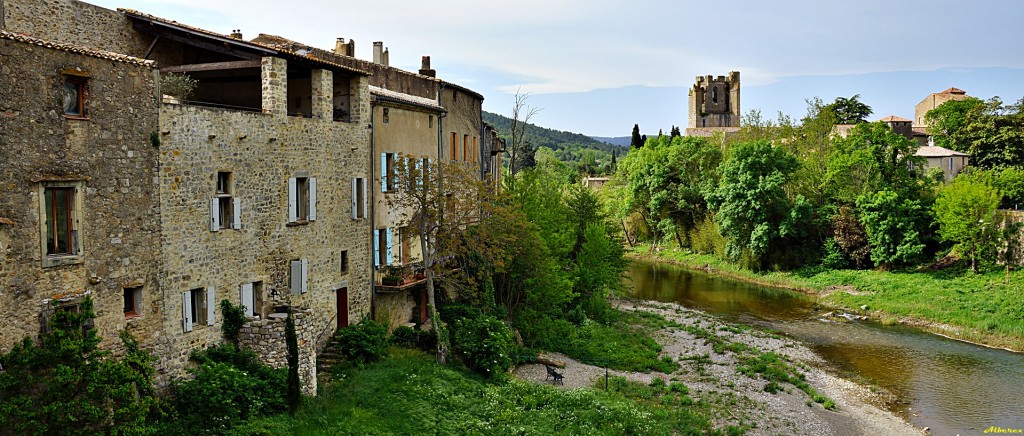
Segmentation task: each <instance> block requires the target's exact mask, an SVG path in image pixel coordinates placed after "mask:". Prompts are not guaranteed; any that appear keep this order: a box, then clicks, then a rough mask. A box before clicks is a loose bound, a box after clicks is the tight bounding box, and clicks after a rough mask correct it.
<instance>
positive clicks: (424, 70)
mask: <svg viewBox="0 0 1024 436" xmlns="http://www.w3.org/2000/svg"><path fill="white" fill-rule="evenodd" d="M420 75H421V76H430V77H437V71H434V70H432V69H430V56H423V57H422V58H420Z"/></svg>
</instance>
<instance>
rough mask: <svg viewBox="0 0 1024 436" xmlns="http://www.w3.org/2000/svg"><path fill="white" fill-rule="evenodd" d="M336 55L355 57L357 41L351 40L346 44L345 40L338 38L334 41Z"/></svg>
mask: <svg viewBox="0 0 1024 436" xmlns="http://www.w3.org/2000/svg"><path fill="white" fill-rule="evenodd" d="M334 54H337V55H342V56H352V57H355V55H356V40H354V39H350V40H348V42H347V43H346V42H345V38H338V39H337V40H335V41H334Z"/></svg>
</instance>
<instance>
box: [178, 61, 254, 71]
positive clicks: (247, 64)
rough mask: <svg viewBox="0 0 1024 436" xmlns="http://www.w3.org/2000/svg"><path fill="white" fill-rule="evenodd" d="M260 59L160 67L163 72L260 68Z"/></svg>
mask: <svg viewBox="0 0 1024 436" xmlns="http://www.w3.org/2000/svg"><path fill="white" fill-rule="evenodd" d="M259 67H260V61H230V62H210V63H207V64H190V65H175V66H173V67H163V68H161V69H160V72H161V73H193V72H196V71H223V70H239V69H243V68H259Z"/></svg>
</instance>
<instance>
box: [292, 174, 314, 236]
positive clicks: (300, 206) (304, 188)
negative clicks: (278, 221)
mask: <svg viewBox="0 0 1024 436" xmlns="http://www.w3.org/2000/svg"><path fill="white" fill-rule="evenodd" d="M316 201H317V194H316V177H310V176H309V175H308V174H306V173H304V172H303V173H301V174H296V175H295V176H294V177H290V178H288V224H290V225H301V224H308V223H311V222H313V221H316V219H317V214H316Z"/></svg>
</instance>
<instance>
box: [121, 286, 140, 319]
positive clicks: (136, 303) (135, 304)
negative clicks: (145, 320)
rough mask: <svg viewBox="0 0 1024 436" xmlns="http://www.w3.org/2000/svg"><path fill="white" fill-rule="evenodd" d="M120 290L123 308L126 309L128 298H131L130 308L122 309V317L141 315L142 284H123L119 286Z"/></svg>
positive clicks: (129, 317)
mask: <svg viewBox="0 0 1024 436" xmlns="http://www.w3.org/2000/svg"><path fill="white" fill-rule="evenodd" d="M121 292H122V298H123V299H124V303H125V304H124V308H125V309H128V300H129V298H130V299H131V309H130V310H125V311H124V318H125V319H132V318H138V317H140V316H142V286H141V285H139V286H125V287H123V288H121Z"/></svg>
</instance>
